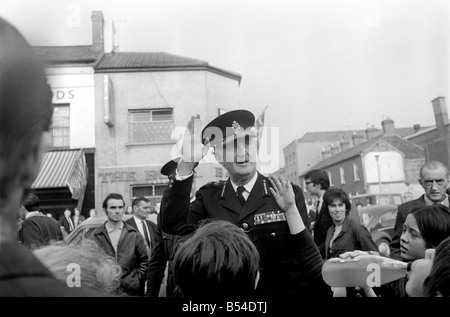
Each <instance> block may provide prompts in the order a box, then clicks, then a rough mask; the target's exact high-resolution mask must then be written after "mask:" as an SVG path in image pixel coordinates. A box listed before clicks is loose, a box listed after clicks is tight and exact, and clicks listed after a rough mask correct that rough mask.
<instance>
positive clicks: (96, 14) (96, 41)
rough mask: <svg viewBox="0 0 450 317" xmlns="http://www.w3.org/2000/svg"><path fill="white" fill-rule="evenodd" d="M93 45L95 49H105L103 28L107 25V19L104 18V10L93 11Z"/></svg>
mask: <svg viewBox="0 0 450 317" xmlns="http://www.w3.org/2000/svg"><path fill="white" fill-rule="evenodd" d="M91 20H92V46H94V48H95V49H97V50H100V51H103V49H104V42H103V28H104V25H105V20H104V19H103V13H102V11H92V14H91Z"/></svg>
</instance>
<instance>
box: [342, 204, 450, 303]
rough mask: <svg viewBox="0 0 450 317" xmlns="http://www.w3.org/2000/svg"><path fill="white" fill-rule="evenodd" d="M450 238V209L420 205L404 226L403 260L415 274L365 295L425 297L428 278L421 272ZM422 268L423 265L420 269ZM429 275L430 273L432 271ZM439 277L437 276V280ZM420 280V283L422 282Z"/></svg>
mask: <svg viewBox="0 0 450 317" xmlns="http://www.w3.org/2000/svg"><path fill="white" fill-rule="evenodd" d="M449 236H450V209H449V208H447V207H445V206H444V205H441V204H439V205H431V206H419V207H416V208H414V209H413V210H412V212H411V213H410V214H409V215H408V216H407V217H406V221H405V223H404V224H403V232H402V235H401V237H400V251H401V257H402V260H403V261H405V262H410V263H411V265H410V267H411V272H410V273H409V274H408V275H407V276H406V277H404V278H402V279H399V280H396V281H393V282H391V283H387V284H385V285H381V287H379V288H378V289H377V290H376V291H375V292H373V290H371V289H370V288H362V291H361V294H362V295H363V296H381V297H408V296H423V294H424V292H423V289H422V286H423V281H424V279H425V278H424V276H423V274H421V275H416V274H415V273H414V274H413V272H414V271H415V272H420V270H418V269H421V268H423V266H422V265H425V267H426V265H427V263H428V264H429V263H430V260H431V259H432V253H433V251H431V250H428V249H434V248H436V247H437V246H438V245H439V244H440V243H441V242H442V241H444V240H445V239H446V238H447V237H449ZM357 255H361V253H359V252H353V253H352V252H349V253H347V254H342V255H341V257H342V258H347V257H348V256H350V257H353V256H357ZM417 265H419V266H417ZM428 272H429V271H428ZM434 278H435V277H434ZM418 281H420V282H418Z"/></svg>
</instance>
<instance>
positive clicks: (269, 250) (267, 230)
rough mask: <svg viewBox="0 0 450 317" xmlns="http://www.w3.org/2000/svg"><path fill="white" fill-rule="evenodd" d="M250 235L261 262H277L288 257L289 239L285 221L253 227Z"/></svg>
mask: <svg viewBox="0 0 450 317" xmlns="http://www.w3.org/2000/svg"><path fill="white" fill-rule="evenodd" d="M252 235H253V241H254V243H255V245H256V247H257V248H258V251H259V254H260V256H261V260H263V261H265V262H266V261H269V262H272V261H279V260H281V259H284V258H286V257H287V256H288V253H289V252H288V251H289V247H290V239H289V238H290V237H289V227H288V225H287V222H286V221H280V222H273V223H266V224H260V225H255V226H254V227H253V230H252Z"/></svg>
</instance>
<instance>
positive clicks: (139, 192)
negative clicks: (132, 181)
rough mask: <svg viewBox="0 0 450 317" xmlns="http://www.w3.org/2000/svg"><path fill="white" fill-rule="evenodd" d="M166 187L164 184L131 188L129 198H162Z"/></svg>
mask: <svg viewBox="0 0 450 317" xmlns="http://www.w3.org/2000/svg"><path fill="white" fill-rule="evenodd" d="M166 187H167V185H166V184H155V185H141V186H139V185H137V186H132V187H131V196H132V197H133V198H136V197H140V196H144V197H146V198H151V197H154V196H162V194H163V193H164V190H165V189H166Z"/></svg>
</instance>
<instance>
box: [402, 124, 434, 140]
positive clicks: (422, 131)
mask: <svg viewBox="0 0 450 317" xmlns="http://www.w3.org/2000/svg"><path fill="white" fill-rule="evenodd" d="M434 130H436V126H432V127H428V128H426V129H421V130H420V131H418V132H417V133H414V134H411V135H407V136H405V139H406V140H409V139H414V138H415V137H417V136H420V135H424V134H427V133H428V132H433V131H434Z"/></svg>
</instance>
